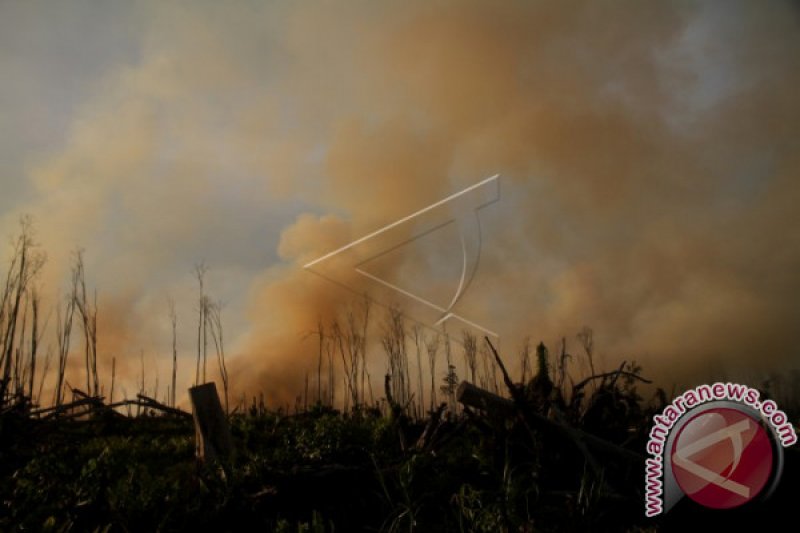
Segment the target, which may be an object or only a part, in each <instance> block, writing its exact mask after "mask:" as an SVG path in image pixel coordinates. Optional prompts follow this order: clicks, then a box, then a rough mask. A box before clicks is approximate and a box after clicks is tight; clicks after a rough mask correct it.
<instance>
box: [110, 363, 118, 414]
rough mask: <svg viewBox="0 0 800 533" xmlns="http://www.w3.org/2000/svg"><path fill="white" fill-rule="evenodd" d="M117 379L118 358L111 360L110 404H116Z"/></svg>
mask: <svg viewBox="0 0 800 533" xmlns="http://www.w3.org/2000/svg"><path fill="white" fill-rule="evenodd" d="M116 379H117V358H116V357H112V358H111V394H110V395H109V403H114V382H115V381H116Z"/></svg>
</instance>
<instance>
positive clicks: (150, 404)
mask: <svg viewBox="0 0 800 533" xmlns="http://www.w3.org/2000/svg"><path fill="white" fill-rule="evenodd" d="M136 398H137V399H138V400H139V402H140V403H139V405H141V406H142V407H147V408H150V409H155V410H157V411H161V412H164V413H167V414H171V415H176V416H181V417H184V418H191V417H192V415H191V414H189V413H187V412H186V411H183V410H181V409H178V408H177V407H170V406H169V405H165V404H163V403H161V402H159V401H158V400H154V399H153V398H150V397H149V396H145V395H144V394H137V395H136Z"/></svg>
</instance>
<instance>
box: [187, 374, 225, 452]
mask: <svg viewBox="0 0 800 533" xmlns="http://www.w3.org/2000/svg"><path fill="white" fill-rule="evenodd" d="M189 397H190V398H191V400H192V417H193V418H194V428H195V444H196V452H195V453H196V456H197V458H198V459H199V460H200V461H202V462H205V463H207V462H212V461H225V460H227V459H229V458H230V456H231V452H232V450H233V446H232V444H231V432H230V427H229V426H228V419H227V418H226V416H225V412H224V411H223V410H222V404H221V403H220V401H219V395H218V394H217V386H216V385H215V384H214V382H211V383H204V384H203V385H198V386H196V387H192V388H190V389H189Z"/></svg>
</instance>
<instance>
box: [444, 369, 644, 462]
mask: <svg viewBox="0 0 800 533" xmlns="http://www.w3.org/2000/svg"><path fill="white" fill-rule="evenodd" d="M456 399H457V400H458V401H459V402H460V403H462V404H463V405H466V406H468V407H473V408H475V409H481V410H483V411H485V412H486V413H488V414H489V415H491V416H499V417H503V418H510V417H513V416H515V415H516V414H517V411H518V406H517V405H515V403H514V402H513V401H512V400H509V399H508V398H503V397H502V396H498V395H496V394H494V393H491V392H489V391H487V390H484V389H481V388H480V387H476V386H475V385H473V384H472V383H468V382H466V381H463V382H462V383H461V385H459V387H458V391H457V392H456ZM555 413H556V417H557V418H559V419H560V420H558V421H556V420H550V419H549V418H547V417H545V416H543V415H541V414H539V413H536V412H534V411H533V410H531V409H525V412H524V417H525V420H526V421H527V422H528V423H529V424H530V425H533V426H538V427H539V428H548V429H554V430H557V431H559V432H561V433H563V434H565V435H567V436H569V437H570V439H571V440H573V441H574V442H575V444H576V445H577V446H578V448H580V449H581V451H584V452H585V451H586V448H591V449H593V450H595V451H597V452H602V453H607V454H611V455H615V456H618V457H622V458H625V459H627V460H630V461H643V460H644V458H643V457H642V456H641V455H640V454H638V453H636V452H634V451H632V450H629V449H627V448H623V447H622V446H619V445H617V444H614V443H613V442H608V441H606V440H604V439H601V438H600V437H596V436H594V435H592V434H590V433H586V432H585V431H582V430H580V429H577V428H574V427H572V426H570V425H568V424H566V423H565V422H564V419H563V417H562V416H560V413H559V412H557V411H556V412H555Z"/></svg>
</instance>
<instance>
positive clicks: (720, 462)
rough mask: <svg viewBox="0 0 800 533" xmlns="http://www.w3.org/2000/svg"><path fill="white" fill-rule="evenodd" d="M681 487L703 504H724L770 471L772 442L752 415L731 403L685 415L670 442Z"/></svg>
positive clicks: (754, 488)
mask: <svg viewBox="0 0 800 533" xmlns="http://www.w3.org/2000/svg"><path fill="white" fill-rule="evenodd" d="M671 459H672V473H673V475H674V476H675V480H676V481H677V482H678V485H679V486H680V488H681V490H683V492H684V493H685V494H686V495H687V496H689V497H690V498H691V499H692V500H694V501H696V502H697V503H699V504H700V505H704V506H705V507H711V508H714V509H730V508H732V507H738V506H740V505H743V504H745V503H747V502H749V501H750V500H752V499H753V498H755V497H756V496H758V494H759V493H760V492H761V490H762V489H763V488H764V485H766V484H767V481H768V480H769V477H770V475H771V474H772V463H773V457H772V444H771V443H770V438H769V435H767V432H766V431H765V430H764V428H763V427H762V426H761V425H760V424H759V423H758V421H757V420H756V419H754V418H753V417H751V416H750V415H748V414H746V413H744V412H742V411H739V410H737V409H732V408H723V407H720V408H713V409H709V410H707V411H703V412H702V413H700V414H698V415H696V416H694V417H693V418H691V419H690V420H689V421H688V422H687V423H686V424H685V425H684V426H683V427H682V428H681V430H680V432H679V433H678V435H677V436H676V438H675V442H674V443H673V445H672V456H671Z"/></svg>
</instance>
